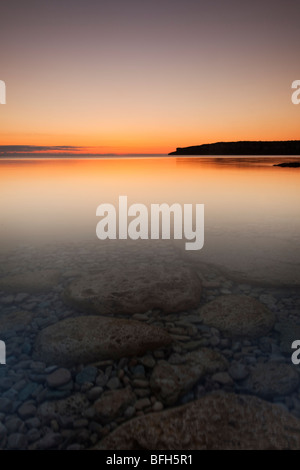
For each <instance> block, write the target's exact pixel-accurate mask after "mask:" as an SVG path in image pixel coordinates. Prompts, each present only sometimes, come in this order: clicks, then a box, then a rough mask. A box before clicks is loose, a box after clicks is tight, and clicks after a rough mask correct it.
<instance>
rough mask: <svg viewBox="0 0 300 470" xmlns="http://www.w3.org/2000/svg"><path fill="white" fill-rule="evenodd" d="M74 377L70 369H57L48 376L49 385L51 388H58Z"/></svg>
mask: <svg viewBox="0 0 300 470" xmlns="http://www.w3.org/2000/svg"><path fill="white" fill-rule="evenodd" d="M71 379H72V376H71V373H70V371H69V370H68V369H63V368H60V369H56V370H55V371H54V372H52V373H51V374H50V375H48V376H47V378H46V381H47V385H48V386H49V387H51V388H58V387H61V386H62V385H65V384H67V383H69V382H70V380H71Z"/></svg>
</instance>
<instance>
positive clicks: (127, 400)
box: [94, 388, 136, 423]
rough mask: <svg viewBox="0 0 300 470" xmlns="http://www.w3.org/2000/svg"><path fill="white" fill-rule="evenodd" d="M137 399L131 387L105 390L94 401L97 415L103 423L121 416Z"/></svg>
mask: <svg viewBox="0 0 300 470" xmlns="http://www.w3.org/2000/svg"><path fill="white" fill-rule="evenodd" d="M135 401H136V396H135V394H134V393H133V391H132V390H131V389H130V388H125V389H124V388H122V389H120V390H111V391H109V392H105V393H104V394H103V395H102V396H101V398H99V400H97V401H96V402H95V403H94V408H95V412H96V413H95V416H96V417H97V418H98V419H99V420H100V421H101V422H103V423H106V422H110V421H112V420H113V419H115V418H117V417H119V416H121V415H122V414H123V412H124V411H125V409H126V408H127V407H128V406H130V405H132V404H133V403H134V402H135Z"/></svg>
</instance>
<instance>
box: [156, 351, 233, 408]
mask: <svg viewBox="0 0 300 470" xmlns="http://www.w3.org/2000/svg"><path fill="white" fill-rule="evenodd" d="M182 360H183V363H182V364H170V363H169V362H167V361H161V362H159V363H158V364H157V365H156V366H155V367H154V369H153V372H152V375H151V380H150V386H151V389H152V391H153V393H154V394H155V395H156V396H157V398H159V400H160V401H161V402H162V403H164V404H165V405H174V404H175V403H176V402H177V401H178V399H179V398H180V397H181V396H183V395H184V394H185V393H187V392H189V391H190V390H191V388H192V387H193V386H194V385H195V384H196V383H197V382H198V381H199V380H200V379H201V378H202V377H203V376H204V375H205V374H207V373H214V372H217V371H223V370H225V369H226V368H227V366H228V363H227V361H226V359H225V358H224V357H223V356H222V355H221V354H219V353H217V352H216V351H213V350H212V349H208V348H203V349H200V350H199V351H195V352H193V353H189V354H186V356H184V358H182Z"/></svg>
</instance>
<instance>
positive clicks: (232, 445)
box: [95, 393, 300, 450]
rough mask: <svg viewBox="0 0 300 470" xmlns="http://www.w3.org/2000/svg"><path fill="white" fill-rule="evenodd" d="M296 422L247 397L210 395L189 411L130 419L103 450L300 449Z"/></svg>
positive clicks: (299, 422) (187, 408)
mask: <svg viewBox="0 0 300 470" xmlns="http://www.w3.org/2000/svg"><path fill="white" fill-rule="evenodd" d="M299 447H300V420H299V419H297V418H295V417H294V416H292V415H291V414H289V413H288V412H287V411H285V410H283V409H282V408H281V407H279V406H277V405H273V404H271V403H268V402H266V401H264V400H261V399H260V398H256V397H253V396H247V395H235V394H231V393H228V394H223V393H212V394H209V395H206V396H204V397H202V398H200V399H199V400H197V401H194V402H191V403H189V404H187V405H184V406H181V407H178V408H173V409H171V410H167V411H162V412H158V413H151V414H148V415H145V416H141V417H138V418H134V419H132V420H131V421H129V422H127V423H125V424H123V425H122V426H120V427H118V428H117V429H116V430H115V431H113V432H112V433H111V434H110V435H108V436H107V437H105V438H104V439H103V440H102V441H100V442H99V444H98V445H97V446H96V447H95V448H96V449H101V450H141V449H146V450H154V449H160V450H174V449H176V450H202V449H211V450H217V449H220V450H221V449H224V450H225V449H226V450H227V449H230V450H231V449H232V450H237V449H249V450H250V449H261V450H262V449H264V450H268V449H272V450H273V449H274V450H275V449H294V450H296V449H299Z"/></svg>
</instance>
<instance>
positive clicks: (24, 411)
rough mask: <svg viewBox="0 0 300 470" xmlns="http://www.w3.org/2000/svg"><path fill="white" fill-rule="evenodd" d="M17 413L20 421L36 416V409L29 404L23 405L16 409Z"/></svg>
mask: <svg viewBox="0 0 300 470" xmlns="http://www.w3.org/2000/svg"><path fill="white" fill-rule="evenodd" d="M18 413H19V416H20V418H22V419H27V418H32V417H33V416H35V414H36V407H35V406H34V405H32V404H31V403H23V405H21V406H20V408H19V409H18Z"/></svg>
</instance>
